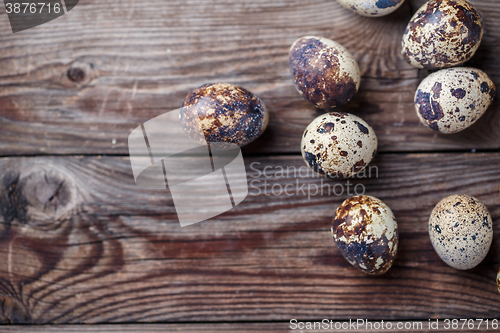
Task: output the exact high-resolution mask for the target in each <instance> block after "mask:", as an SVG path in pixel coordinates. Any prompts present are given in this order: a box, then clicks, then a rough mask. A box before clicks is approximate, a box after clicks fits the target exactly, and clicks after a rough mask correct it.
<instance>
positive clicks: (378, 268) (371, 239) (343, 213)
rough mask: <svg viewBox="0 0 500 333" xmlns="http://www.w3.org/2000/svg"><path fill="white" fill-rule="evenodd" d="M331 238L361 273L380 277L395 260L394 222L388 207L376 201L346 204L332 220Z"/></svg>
mask: <svg viewBox="0 0 500 333" xmlns="http://www.w3.org/2000/svg"><path fill="white" fill-rule="evenodd" d="M332 235H333V239H334V241H335V244H336V245H337V248H338V249H339V251H340V253H341V254H342V256H344V258H345V259H347V261H348V262H349V263H350V264H351V265H353V266H354V267H356V268H357V269H359V270H361V271H362V272H364V273H367V274H371V275H378V274H383V273H385V272H387V271H388V270H389V268H391V266H392V263H393V262H394V259H395V258H396V253H397V250H398V240H399V233H398V225H397V222H396V218H395V217H394V214H393V213H392V210H391V209H390V208H389V206H387V205H386V204H385V203H384V202H383V201H381V200H380V199H377V198H375V197H372V196H368V195H361V196H355V197H351V198H349V199H347V200H345V201H344V202H343V203H342V204H341V205H340V207H339V208H338V209H337V211H336V213H335V217H334V218H333V223H332Z"/></svg>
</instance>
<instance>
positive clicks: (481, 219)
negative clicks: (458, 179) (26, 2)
mask: <svg viewBox="0 0 500 333" xmlns="http://www.w3.org/2000/svg"><path fill="white" fill-rule="evenodd" d="M429 236H430V239H431V243H432V246H433V247H434V249H435V250H436V253H437V254H438V255H439V257H440V258H441V259H442V260H443V261H444V262H445V263H447V264H448V265H450V266H451V267H453V268H456V269H462V270H465V269H471V268H473V267H476V266H477V265H479V263H480V262H481V261H483V259H484V258H485V257H486V255H487V254H488V251H489V249H490V246H491V242H492V240H493V222H492V220H491V216H490V213H489V212H488V209H487V208H486V207H485V206H484V205H483V204H482V203H481V202H480V201H479V200H478V199H476V198H474V197H470V196H468V195H452V196H449V197H447V198H444V199H443V200H441V201H440V202H439V203H438V204H437V205H436V207H434V209H433V211H432V214H431V217H430V219H429Z"/></svg>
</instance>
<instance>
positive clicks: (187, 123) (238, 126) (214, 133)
mask: <svg viewBox="0 0 500 333" xmlns="http://www.w3.org/2000/svg"><path fill="white" fill-rule="evenodd" d="M180 118H181V119H180V121H181V125H182V127H183V129H184V130H185V131H186V133H187V134H188V136H189V137H191V138H192V139H194V140H196V141H198V142H200V144H204V143H205V142H229V143H234V144H237V145H238V146H240V147H242V146H244V145H247V144H249V143H250V142H252V141H254V140H255V139H257V138H258V137H259V136H260V135H261V134H262V133H263V132H264V131H265V129H266V127H267V124H268V121H269V114H268V112H267V110H266V107H265V105H264V103H263V102H262V101H261V100H260V99H259V98H258V97H257V96H255V95H254V94H252V93H251V92H250V91H248V90H246V89H244V88H242V87H238V86H235V85H233V84H229V83H215V84H206V85H203V86H201V87H199V88H197V89H195V90H194V91H193V92H191V93H190V94H189V95H188V96H187V97H186V99H185V101H184V105H183V107H182V109H181V112H180ZM200 127H201V130H200ZM200 133H203V136H204V137H199V135H200Z"/></svg>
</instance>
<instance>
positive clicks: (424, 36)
mask: <svg viewBox="0 0 500 333" xmlns="http://www.w3.org/2000/svg"><path fill="white" fill-rule="evenodd" d="M482 38H483V22H482V20H481V15H480V14H479V12H478V11H477V10H476V8H474V6H473V5H472V4H471V3H470V2H467V1H465V0H431V1H428V2H427V3H425V4H424V5H423V6H422V7H420V9H418V10H417V12H416V13H415V15H413V17H412V18H411V20H410V23H408V26H407V28H406V31H405V33H404V35H403V43H402V45H403V48H402V51H401V52H402V54H403V56H404V57H405V59H406V60H407V61H408V62H409V63H410V64H411V65H413V66H415V67H417V68H427V69H434V68H445V67H451V66H455V65H458V64H461V63H463V62H466V61H467V60H469V59H470V58H472V56H473V55H474V53H475V52H476V50H477V48H478V47H479V44H480V43H481V39H482Z"/></svg>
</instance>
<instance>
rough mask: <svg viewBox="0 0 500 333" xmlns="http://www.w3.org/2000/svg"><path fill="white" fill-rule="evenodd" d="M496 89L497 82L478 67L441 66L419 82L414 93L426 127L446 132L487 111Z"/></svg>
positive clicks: (450, 132) (466, 124)
mask: <svg viewBox="0 0 500 333" xmlns="http://www.w3.org/2000/svg"><path fill="white" fill-rule="evenodd" d="M495 92H496V88H495V84H494V83H493V82H492V81H491V79H490V78H489V77H488V75H487V74H486V73H485V72H483V71H481V70H479V69H476V68H471V67H455V68H448V69H442V70H440V71H437V72H435V73H432V74H431V75H429V76H427V77H426V78H425V79H424V80H423V81H422V82H421V83H420V85H419V86H418V89H417V91H416V93H415V109H416V111H417V115H418V117H419V118H420V121H421V122H422V123H423V124H424V125H426V126H427V127H429V128H431V129H433V130H435V131H438V132H441V133H445V134H452V133H457V132H460V131H462V130H464V129H466V128H467V127H469V126H471V125H472V124H474V123H475V122H476V121H477V120H478V119H479V118H480V117H481V116H482V115H483V114H484V113H485V112H486V109H487V108H488V107H489V106H490V104H491V102H492V101H493V98H494V97H495Z"/></svg>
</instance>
